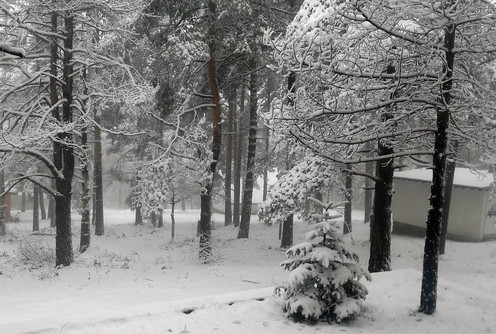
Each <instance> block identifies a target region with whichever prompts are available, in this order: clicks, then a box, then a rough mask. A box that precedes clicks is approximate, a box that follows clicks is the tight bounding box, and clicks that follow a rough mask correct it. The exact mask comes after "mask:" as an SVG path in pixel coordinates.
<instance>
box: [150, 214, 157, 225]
mask: <svg viewBox="0 0 496 334" xmlns="http://www.w3.org/2000/svg"><path fill="white" fill-rule="evenodd" d="M150 223H152V226H153V227H157V214H156V213H155V212H154V211H152V212H151V213H150Z"/></svg>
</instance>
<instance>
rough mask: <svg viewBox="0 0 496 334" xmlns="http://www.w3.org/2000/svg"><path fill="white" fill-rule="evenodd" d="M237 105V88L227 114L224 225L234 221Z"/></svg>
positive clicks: (232, 94)
mask: <svg viewBox="0 0 496 334" xmlns="http://www.w3.org/2000/svg"><path fill="white" fill-rule="evenodd" d="M235 107H236V90H234V91H233V92H231V93H230V96H229V109H228V115H227V135H226V143H227V144H226V162H225V175H226V178H225V181H224V225H225V226H229V225H231V224H232V223H233V221H232V218H233V217H232V200H231V184H232V151H233V120H234V114H235Z"/></svg>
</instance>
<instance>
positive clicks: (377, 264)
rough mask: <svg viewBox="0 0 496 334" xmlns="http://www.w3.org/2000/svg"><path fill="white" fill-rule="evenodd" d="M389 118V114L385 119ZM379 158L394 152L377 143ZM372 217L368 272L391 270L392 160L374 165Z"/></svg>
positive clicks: (381, 161)
mask: <svg viewBox="0 0 496 334" xmlns="http://www.w3.org/2000/svg"><path fill="white" fill-rule="evenodd" d="M388 117H390V115H389V114H386V115H385V118H388ZM378 151H379V156H382V155H388V154H392V153H393V152H394V150H393V149H392V148H391V147H388V146H386V145H384V144H383V143H382V142H381V141H380V140H379V142H378ZM375 170H376V178H377V180H376V182H375V193H374V205H373V215H372V218H371V220H370V259H369V268H368V269H369V272H371V273H375V272H381V271H390V270H391V201H392V196H393V174H394V160H393V159H380V160H378V161H377V163H376V169H375Z"/></svg>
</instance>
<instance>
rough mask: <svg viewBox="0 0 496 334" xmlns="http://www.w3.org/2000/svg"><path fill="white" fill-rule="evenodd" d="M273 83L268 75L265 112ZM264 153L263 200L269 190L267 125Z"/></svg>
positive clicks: (269, 100) (268, 106)
mask: <svg viewBox="0 0 496 334" xmlns="http://www.w3.org/2000/svg"><path fill="white" fill-rule="evenodd" d="M274 86H275V84H274V77H273V75H270V74H269V76H268V78H267V101H266V106H265V110H266V112H270V108H271V105H272V92H273V91H274V90H275V87H274ZM264 129H265V131H264V144H265V145H264V155H265V157H266V161H265V165H264V170H263V189H262V199H263V201H264V202H265V200H266V199H267V193H268V190H269V187H268V185H269V168H268V164H269V161H268V160H269V150H270V140H269V138H270V128H269V127H268V126H264Z"/></svg>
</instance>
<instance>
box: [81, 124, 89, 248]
mask: <svg viewBox="0 0 496 334" xmlns="http://www.w3.org/2000/svg"><path fill="white" fill-rule="evenodd" d="M81 146H82V147H84V148H85V152H87V146H88V132H87V128H86V127H85V128H84V129H83V130H82V135H81ZM81 164H82V170H81V176H82V181H81V209H82V210H81V211H82V212H81V238H80V241H79V252H80V253H84V252H85V251H86V249H88V248H89V247H90V240H91V239H90V238H91V221H90V199H91V196H90V171H89V166H88V157H87V156H86V155H85V157H84V158H83V159H82V161H81Z"/></svg>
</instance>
